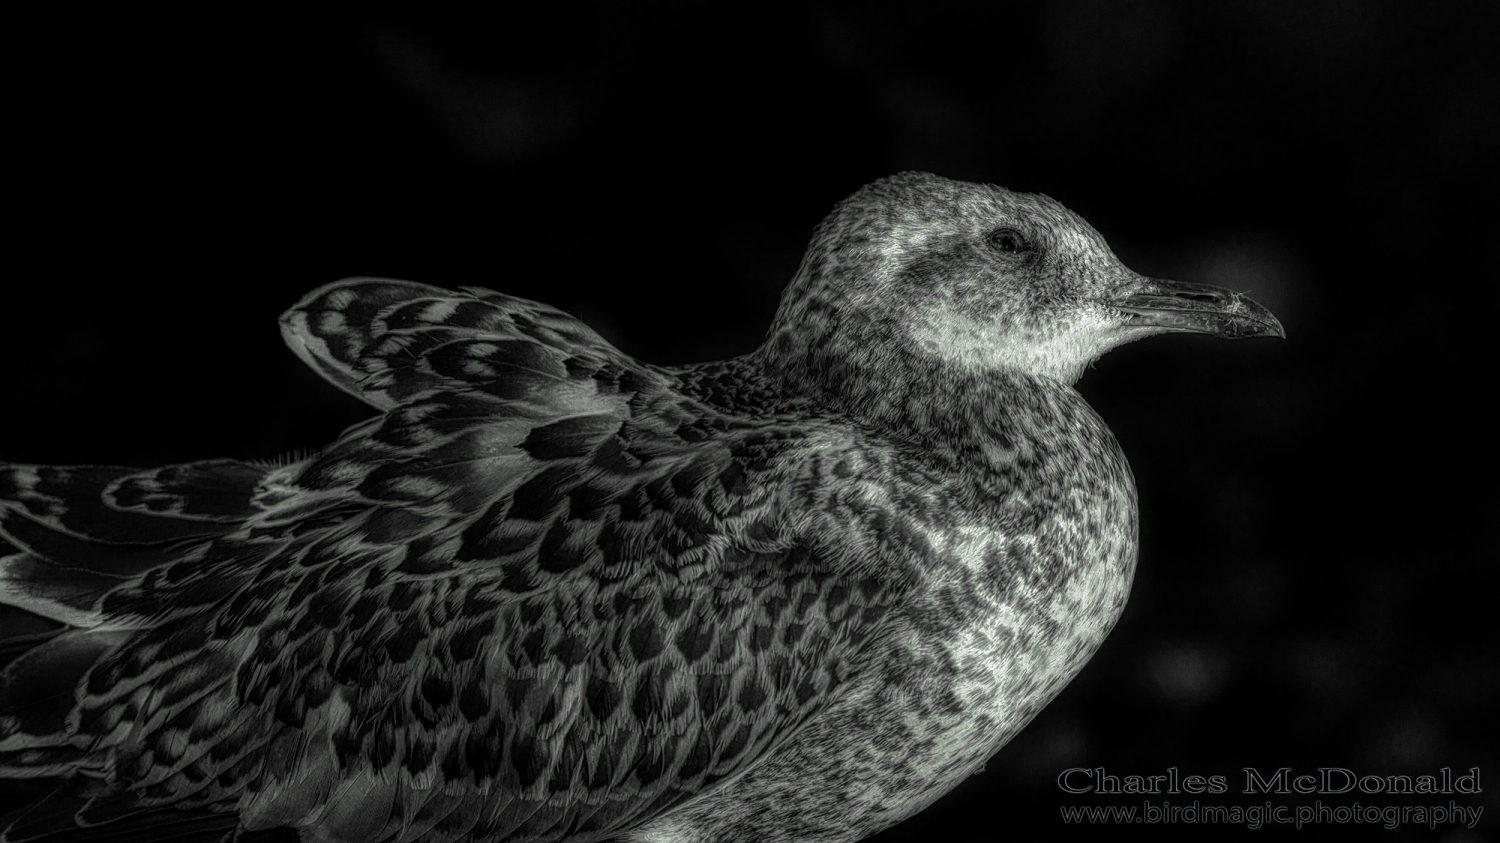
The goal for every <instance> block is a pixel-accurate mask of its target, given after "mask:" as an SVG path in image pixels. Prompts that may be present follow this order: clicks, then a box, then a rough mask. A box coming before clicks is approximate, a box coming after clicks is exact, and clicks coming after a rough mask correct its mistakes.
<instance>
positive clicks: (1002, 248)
mask: <svg viewBox="0 0 1500 843" xmlns="http://www.w3.org/2000/svg"><path fill="white" fill-rule="evenodd" d="M984 242H985V243H987V244H989V247H990V248H991V249H994V250H995V251H997V252H1005V253H1007V254H1016V253H1018V252H1024V251H1026V250H1027V248H1028V245H1027V243H1026V238H1025V237H1023V236H1021V232H1019V231H1016V230H1015V229H1014V228H997V229H995V230H994V231H991V232H990V233H989V235H987V236H986V237H985V238H984Z"/></svg>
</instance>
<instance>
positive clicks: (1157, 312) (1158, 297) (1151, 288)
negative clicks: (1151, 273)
mask: <svg viewBox="0 0 1500 843" xmlns="http://www.w3.org/2000/svg"><path fill="white" fill-rule="evenodd" d="M1147 280H1148V285H1147V287H1146V289H1144V290H1141V291H1139V292H1137V293H1135V294H1133V295H1131V296H1127V297H1126V298H1124V299H1122V300H1120V301H1118V302H1116V303H1115V306H1116V307H1118V308H1119V309H1120V310H1123V311H1125V312H1126V313H1128V314H1130V315H1131V319H1130V322H1129V323H1128V324H1130V325H1133V326H1140V327H1153V328H1161V329H1163V330H1167V331H1191V332H1193V333H1196V334H1212V335H1213V336H1216V337H1220V338H1223V339H1226V340H1242V339H1249V338H1251V337H1280V338H1282V339H1285V338H1286V329H1285V328H1283V327H1281V322H1280V321H1279V320H1278V319H1277V318H1276V317H1275V316H1273V315H1272V314H1271V311H1269V310H1266V309H1265V308H1264V307H1262V306H1261V305H1260V304H1259V303H1257V302H1255V301H1253V300H1252V299H1250V298H1248V297H1246V296H1244V295H1242V294H1240V293H1236V292H1234V291H1233V290H1226V289H1224V288H1223V287H1213V286H1210V285H1208V284H1193V283H1189V282H1186V281H1167V280H1164V279H1161V278H1151V279H1147Z"/></svg>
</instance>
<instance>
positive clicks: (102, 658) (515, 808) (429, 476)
mask: <svg viewBox="0 0 1500 843" xmlns="http://www.w3.org/2000/svg"><path fill="white" fill-rule="evenodd" d="M282 325H283V332H284V334H285V336H286V338H287V341H288V343H289V344H290V345H291V347H292V348H293V350H294V351H296V352H297V354H298V355H299V356H300V357H302V358H303V359H304V360H306V361H307V362H308V363H309V365H311V366H313V368H315V369H316V370H317V371H319V372H320V373H322V374H323V375H324V376H325V377H327V378H328V379H329V380H330V381H331V382H333V383H334V384H335V385H337V386H339V387H340V388H342V389H345V390H346V391H349V392H351V393H353V394H355V395H357V396H359V397H361V398H362V399H364V400H365V401H367V402H369V403H370V404H372V405H373V406H375V407H377V408H379V409H381V410H382V411H383V414H382V415H381V416H380V417H378V418H376V419H373V420H371V421H370V422H369V423H366V424H362V425H358V426H356V427H355V428H352V429H351V430H350V431H348V432H346V434H345V436H344V437H342V438H341V439H340V440H339V441H338V442H337V443H335V444H334V445H332V446H331V447H330V448H328V449H326V450H325V451H323V452H322V453H320V454H318V455H316V456H314V457H312V458H309V459H307V460H304V461H302V462H299V463H293V464H290V465H286V466H279V467H250V468H253V469H254V470H253V471H251V470H249V469H247V468H245V467H244V466H245V464H241V463H229V462H228V461H224V462H222V463H198V464H191V465H189V466H179V467H171V468H168V469H161V470H158V471H157V472H155V473H149V474H142V473H131V472H130V470H113V469H84V470H78V471H80V472H82V473H80V474H78V475H76V476H77V477H79V478H81V479H80V480H79V481H78V482H77V483H76V484H75V483H72V482H68V481H67V480H66V479H59V478H60V477H61V476H60V475H49V476H51V477H53V480H51V481H50V482H51V483H52V485H51V486H47V487H46V488H49V489H54V492H45V494H44V493H43V492H42V491H36V490H42V489H43V487H44V485H45V484H42V483H40V482H36V481H29V480H26V479H25V475H24V472H25V471H32V472H36V473H37V474H36V476H37V477H41V476H43V474H45V473H46V472H48V471H54V472H55V471H66V469H35V468H22V469H17V470H16V471H18V472H22V473H19V474H13V475H10V476H11V477H12V478H15V477H21V478H22V482H20V483H19V484H18V485H16V486H14V488H20V489H21V490H22V491H21V492H20V493H17V494H13V495H11V500H12V501H14V502H13V503H7V504H5V506H6V507H7V508H6V509H5V510H4V518H5V520H4V521H0V529H5V530H6V532H5V533H4V535H5V537H6V538H7V540H9V541H10V542H11V543H12V544H13V545H14V546H15V547H17V548H18V554H19V556H17V557H16V558H18V559H19V560H21V561H18V562H16V563H15V567H14V568H7V569H6V570H14V571H16V572H19V573H16V574H15V575H14V576H12V578H11V579H13V580H15V581H16V582H19V583H20V585H18V586H14V587H11V588H12V591H11V592H4V594H10V593H12V592H16V593H19V592H25V594H26V595H27V597H26V600H30V601H31V602H32V603H33V604H36V603H38V602H45V601H43V598H42V596H38V595H41V594H42V593H43V592H45V591H46V588H47V587H50V586H48V585H47V583H48V582H49V581H48V580H47V576H50V575H47V576H33V575H32V573H31V569H29V568H27V566H28V565H35V564H40V563H37V562H35V561H34V558H39V559H43V560H45V564H47V565H51V566H53V568H55V569H57V570H62V569H69V570H72V569H77V570H78V571H81V572H82V574H80V575H79V576H80V577H81V579H80V580H79V582H80V583H84V584H85V585H79V586H77V587H76V588H75V591H76V592H78V593H79V594H82V595H84V596H83V597H80V596H77V595H73V596H70V597H69V598H68V599H67V600H63V599H58V598H48V599H51V600H52V602H53V603H56V604H60V605H68V606H75V607H83V608H84V609H87V610H88V611H90V612H92V615H91V616H90V617H89V618H88V620H91V621H94V623H95V626H96V627H97V628H98V629H117V630H119V631H117V632H115V633H111V634H112V635H115V636H116V637H114V638H109V639H89V638H87V635H90V634H97V632H89V631H86V630H79V631H74V632H67V633H63V634H62V635H61V636H59V637H57V638H56V639H55V641H56V642H62V643H56V644H55V645H54V644H49V645H44V646H43V647H42V648H39V649H38V650H35V651H33V652H34V653H35V654H36V655H35V656H34V657H23V658H22V659H21V660H19V661H18V662H17V664H20V665H22V667H21V668H19V669H16V670H14V671H12V672H10V673H8V674H7V677H9V678H10V679H11V680H12V681H13V682H20V684H19V685H16V686H15V687H17V688H23V689H24V688H26V687H31V686H36V687H38V688H40V686H41V681H40V678H39V674H40V669H39V668H38V667H36V666H37V665H43V664H46V663H49V662H50V661H52V655H53V651H51V650H48V649H47V647H54V649H55V652H56V660H57V661H58V662H60V663H61V662H70V663H76V664H77V667H75V668H74V669H73V670H72V673H70V674H68V677H67V678H66V679H64V680H63V681H62V684H61V686H60V687H57V688H53V689H51V690H49V691H48V694H49V695H50V697H51V698H52V699H57V698H58V697H59V696H63V697H66V696H68V695H69V690H70V689H71V697H72V699H71V706H68V707H67V710H66V712H65V713H64V714H63V715H62V716H56V715H49V716H48V717H47V718H41V719H38V720H35V721H33V722H30V723H28V724H27V725H26V726H25V727H24V728H22V727H21V726H20V723H21V721H20V720H18V719H17V715H16V714H15V713H14V710H15V706H13V705H9V704H7V705H4V706H0V717H3V718H4V719H0V765H8V766H6V767H5V769H6V773H5V774H7V775H23V776H24V775H58V774H60V773H66V772H69V771H74V772H76V773H79V774H81V775H87V776H99V777H105V778H108V779H109V780H110V781H113V782H114V784H113V785H112V786H111V788H112V789H111V790H110V791H109V792H110V794H111V795H112V798H116V799H120V800H123V803H122V804H130V805H136V806H139V807H140V808H141V809H142V810H155V809H157V808H161V807H165V806H175V807H180V808H183V809H187V810H199V809H208V810H233V811H236V812H238V814H239V816H240V820H241V823H242V827H243V828H246V829H250V830H267V829H273V828H277V827H288V828H297V829H300V830H301V833H302V835H303V837H304V839H307V840H327V841H333V840H353V839H360V840H366V839H368V840H380V841H395V842H396V843H407V841H424V843H443V842H444V841H457V840H460V839H466V836H467V835H471V834H472V835H474V836H476V837H477V838H481V839H483V838H486V837H496V836H501V835H506V834H515V835H518V836H519V837H520V838H521V839H527V840H533V839H534V840H560V839H563V838H565V837H566V836H568V835H570V834H574V833H589V834H600V835H603V834H608V833H613V832H618V831H621V830H624V829H627V828H629V827H631V826H632V825H634V824H636V823H639V822H641V821H644V820H645V819H648V818H650V817H652V816H655V815H657V814H659V813H661V812H663V811H665V810H668V809H670V808H671V807H672V806H673V805H676V804H679V803H680V802H682V801H683V800H685V799H688V798H690V797H692V796H693V795H695V794H698V793H702V792H704V791H706V790H709V789H712V788H714V787H716V786H722V784H723V783H724V782H726V781H729V780H731V779H733V778H734V777H735V776H737V775H739V774H741V773H742V772H744V771H745V770H747V769H749V768H750V767H751V766H753V765H754V764H755V763H756V762H757V761H758V760H759V759H761V758H763V757H765V756H766V754H767V753H769V752H771V751H773V750H774V748H775V747H776V746H778V745H779V744H780V743H781V742H784V741H786V740H789V739H791V736H792V735H794V734H795V733H796V731H797V730H798V729H799V728H800V727H801V725H802V724H804V723H806V722H807V721H808V719H809V718H811V717H813V716H815V715H816V713H817V712H818V711H820V710H821V709H822V708H823V707H825V706H826V705H828V704H829V701H830V700H831V699H833V698H834V697H835V695H836V694H837V692H838V689H839V688H840V687H841V686H842V684H843V683H845V682H846V681H847V680H848V678H849V677H850V676H851V675H853V674H854V673H855V672H857V671H858V669H859V663H860V657H861V653H862V652H863V651H864V649H865V647H866V646H867V645H868V642H869V641H870V640H871V639H872V638H873V637H874V636H876V635H877V634H878V632H879V629H880V627H881V624H882V622H883V618H884V616H885V612H886V611H887V609H888V607H889V606H890V605H891V603H892V601H893V600H894V599H895V594H896V593H897V592H898V591H899V588H900V583H899V582H896V581H895V579H894V577H895V575H894V574H891V573H889V572H886V571H883V570H877V569H874V568H872V567H871V566H869V565H865V564H863V563H861V562H860V561H859V558H860V557H859V555H858V554H856V553H852V552H850V549H849V547H848V546H846V545H847V543H841V542H840V541H838V540H836V539H835V540H829V539H828V538H827V536H825V535H823V534H822V533H820V532H819V531H815V530H811V529H809V526H808V518H809V517H810V516H809V515H808V514H807V511H806V510H807V509H808V506H807V504H808V501H807V499H806V498H805V495H804V493H803V492H802V491H801V490H802V489H803V487H804V486H806V485H807V483H806V478H807V477H809V476H813V475H816V474H817V473H819V472H821V471H824V470H825V469H824V467H820V464H821V462H822V461H826V460H834V459H846V458H847V457H848V454H847V453H845V454H838V453H834V454H832V455H830V443H831V442H833V443H835V444H837V445H838V447H841V448H844V449H845V451H846V452H850V453H852V452H854V451H856V450H857V449H858V443H857V442H854V441H853V438H852V435H851V434H850V433H849V432H848V431H845V430H841V429H822V428H819V427H818V425H817V424H815V423H812V422H808V421H806V420H800V421H799V420H790V421H788V420H776V419H764V418H761V419H749V418H742V417H737V416H724V415H722V414H718V411H716V410H714V409H712V408H709V407H706V406H703V405H700V404H696V403H694V402H693V401H692V400H691V399H689V398H687V397H685V396H684V395H682V394H679V393H677V392H675V391H674V389H673V384H674V380H673V377H672V376H671V375H670V374H669V373H666V372H664V371H663V370H658V369H654V368H652V367H647V366H645V365H643V364H639V363H637V362H635V361H632V360H630V359H629V358H626V357H625V356H624V355H621V354H620V353H619V352H617V351H615V350H614V349H612V348H610V347H609V346H608V345H607V344H606V343H605V342H604V341H603V340H602V339H600V338H599V337H598V336H597V335H596V334H594V333H593V332H592V331H590V330H588V329H587V328H585V327H584V326H582V325H581V324H580V323H577V322H576V321H575V320H573V319H572V318H571V317H568V316H567V315H566V314H563V313H561V312H560V311H556V310H554V309H552V308H547V307H545V306H543V305H537V304H535V303H532V302H527V301H524V300H521V299H515V298H512V297H508V296H502V295H500V294H497V293H492V292H489V291H484V290H477V289H476V290H467V291H464V292H463V293H453V292H450V291H447V290H440V289H438V288H433V287H425V286H422V285H416V284H409V283H407V282H396V281H385V280H380V279H351V280H349V281H343V282H339V283H337V284H334V285H330V286H328V287H324V288H322V289H320V290H317V291H314V292H313V293H312V294H310V295H309V296H308V297H307V298H306V299H304V300H303V302H301V303H299V305H298V306H297V307H294V308H293V309H292V310H291V311H289V312H288V313H287V314H286V316H284V317H283V320H282ZM825 427H826V426H825ZM876 479H877V480H878V478H876ZM85 481H86V482H85ZM200 485H201V486H202V487H203V488H205V489H207V490H208V491H207V492H206V493H205V494H207V495H208V498H206V499H200V498H199V497H198V496H197V495H196V490H197V489H198V488H199V486H200ZM28 490H29V491H28ZM127 492H128V494H127ZM48 495H50V498H48V497H47V496H48ZM236 495H238V497H236ZM52 498H55V499H57V500H62V501H72V500H74V499H84V498H87V499H90V500H93V499H95V498H97V499H98V500H99V501H101V503H97V504H90V506H94V508H95V510H97V511H98V512H99V513H100V514H101V515H107V516H109V517H107V518H103V519H102V520H103V521H105V522H108V523H106V524H105V525H103V526H85V525H83V524H82V523H81V522H79V521H76V520H72V519H73V513H75V512H82V511H85V509H87V507H85V506H83V505H79V504H74V505H70V506H62V507H59V506H53V507H52V508H51V509H49V508H48V506H49V504H48V503H47V501H48V500H50V499H52ZM226 501H238V502H239V503H238V504H226V503H225V502H226ZM116 515H118V517H119V518H122V519H128V520H129V522H130V526H117V524H119V523H123V522H116V521H114V520H113V519H114V518H115V517H116ZM137 522H138V523H139V524H140V525H142V526H139V527H137V526H135V525H136V523H137ZM7 525H12V526H7ZM136 536H139V537H144V539H145V540H143V541H137V542H135V543H127V542H128V541H129V540H130V539H131V537H136ZM103 537H108V539H107V540H105V539H104V538H103ZM152 554H155V555H154V556H153V555H152ZM69 600H71V601H72V602H69ZM19 602H25V601H19ZM49 605H50V604H49ZM80 610H82V609H80ZM62 614H65V613H60V612H57V611H54V612H53V614H52V615H51V616H54V617H58V619H60V620H64V621H66V622H69V623H73V622H76V621H81V620H83V619H82V618H80V616H78V615H76V614H71V615H66V616H60V615H62ZM80 625H81V624H80ZM70 636H73V637H70ZM77 636H82V637H77ZM69 648H73V650H74V651H76V653H77V655H75V656H72V657H66V656H65V653H67V652H69V651H70V650H69ZM28 659H30V660H28ZM34 674H35V676H34ZM21 693H26V692H25V691H22V692H21ZM0 700H11V701H13V700H14V697H11V698H5V697H0ZM59 708H62V707H59ZM60 804H61V803H60ZM48 822H51V820H48ZM66 825H67V823H66V822H64V823H63V826H59V827H64V826H66ZM49 827H50V826H49Z"/></svg>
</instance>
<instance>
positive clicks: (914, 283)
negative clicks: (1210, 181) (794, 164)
mask: <svg viewBox="0 0 1500 843" xmlns="http://www.w3.org/2000/svg"><path fill="white" fill-rule="evenodd" d="M1168 331H1190V332H1195V333H1205V334H1212V335H1214V336H1219V337H1224V338H1231V339H1234V338H1242V337H1253V336H1284V335H1285V334H1284V333H1283V331H1282V328H1281V325H1280V323H1279V322H1277V321H1276V318H1275V317H1274V316H1272V315H1271V313H1270V312H1269V311H1267V310H1266V309H1265V308H1264V307H1261V306H1260V305H1258V304H1256V303H1255V302H1253V301H1251V300H1249V299H1247V298H1245V297H1243V296H1241V295H1239V294H1236V293H1233V292H1231V291H1229V290H1224V289H1220V288H1218V287H1210V286H1207V285H1201V284H1186V283H1181V282H1173V281H1164V280H1161V279H1155V278H1147V277H1145V276H1143V275H1140V274H1137V273H1135V272H1133V271H1131V270H1130V269H1128V268H1126V267H1125V265H1124V264H1122V263H1120V260H1119V259H1118V258H1116V257H1115V255H1114V253H1113V252H1111V251H1110V249H1109V247H1108V246H1107V245H1106V244H1105V242H1104V238H1103V237H1101V236H1100V235H1099V232H1097V231H1095V230H1094V228H1093V226H1090V225H1089V224H1088V223H1087V222H1085V221H1084V220H1083V218H1082V217H1080V216H1078V215H1077V214H1075V213H1073V212H1072V211H1070V210H1068V209H1067V208H1065V207H1063V205H1062V204H1061V203H1059V202H1057V201H1056V200H1054V199H1051V198H1049V197H1047V196H1043V195H1040V194H1034V193H1016V192H1013V191H1010V190H1006V189H1005V188H1003V187H997V186H995V185H989V184H972V183H969V182H961V181H954V180H952V179H945V178H942V177H941V176H935V175H932V174H930V173H917V172H907V173H900V174H898V175H894V176H891V177H889V178H885V179H881V180H880V181H877V182H874V183H872V184H869V185H866V186H865V187H863V188H861V189H860V190H859V191H858V192H856V193H855V194H854V195H853V196H850V197H849V198H848V199H845V200H844V201H843V202H841V203H839V204H838V206H837V207H835V208H834V210H833V212H832V213H830V214H829V215H828V217H827V218H826V219H825V220H824V221H823V223H822V224H821V225H820V226H819V227H818V231H817V233H816V235H815V236H814V238H813V242H812V244H811V246H809V248H808V251H807V255H806V256H805V257H804V258H803V262H802V267H801V268H800V269H799V270H798V272H797V277H796V278H795V279H794V280H793V282H792V284H791V285H790V286H789V287H788V288H787V290H786V292H785V293H784V294H783V296H782V301H781V308H780V310H779V311H778V312H777V316H776V321H775V323H774V324H773V326H772V329H771V334H770V336H768V337H767V340H766V343H765V344H764V345H763V346H762V350H761V353H762V354H763V355H765V356H766V357H767V359H769V360H772V361H778V362H780V363H781V364H784V365H788V366H793V367H799V368H805V367H810V368H811V369H812V370H826V372H827V374H828V376H829V377H838V376H840V374H841V373H842V374H844V375H847V374H852V373H853V372H852V371H851V370H854V369H866V370H873V373H874V374H879V372H880V370H882V369H885V368H888V367H890V366H894V365H897V364H898V361H909V362H913V363H915V364H916V365H917V366H918V368H919V369H920V370H922V371H934V372H937V371H943V370H949V371H952V370H961V371H965V372H972V373H983V372H986V371H992V370H1010V371H1014V372H1019V373H1023V374H1028V375H1036V376H1043V377H1048V378H1052V379H1055V380H1058V381H1061V382H1063V383H1068V384H1071V383H1073V382H1075V381H1076V380H1077V379H1078V377H1079V375H1080V374H1081V373H1082V371H1083V369H1084V367H1086V366H1087V365H1088V364H1089V363H1090V362H1091V361H1093V360H1094V359H1095V358H1097V357H1099V355H1101V354H1103V353H1105V352H1106V351H1109V350H1110V349H1111V348H1114V347H1115V346H1117V345H1121V344H1123V343H1127V342H1130V341H1132V340H1136V339H1140V338H1141V337H1145V336H1150V335H1152V334H1160V333H1165V332H1168ZM820 379H822V378H820Z"/></svg>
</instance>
